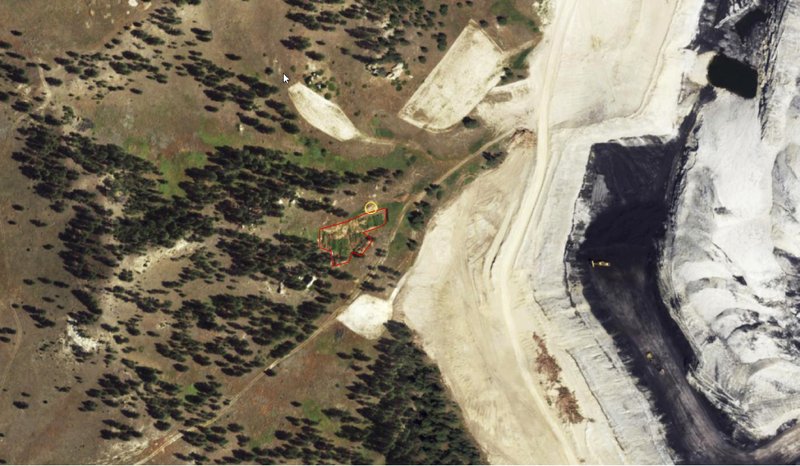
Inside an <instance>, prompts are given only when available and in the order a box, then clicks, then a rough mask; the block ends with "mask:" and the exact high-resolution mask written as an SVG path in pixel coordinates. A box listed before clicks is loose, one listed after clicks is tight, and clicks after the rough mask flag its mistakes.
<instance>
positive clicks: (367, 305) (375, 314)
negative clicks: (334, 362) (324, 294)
mask: <svg viewBox="0 0 800 466" xmlns="http://www.w3.org/2000/svg"><path fill="white" fill-rule="evenodd" d="M391 318H392V300H391V299H390V300H386V299H380V298H376V297H375V296H371V295H368V294H362V295H361V296H359V297H358V298H356V300H355V301H353V303H352V304H350V307H348V308H347V310H346V311H344V312H343V313H342V315H340V316H339V317H338V318H337V320H338V321H339V322H341V323H343V324H344V325H345V326H346V327H347V328H349V329H350V330H352V331H354V332H356V333H357V334H359V335H361V336H362V337H364V338H368V339H370V340H376V339H377V338H378V337H380V336H381V333H383V324H384V323H386V322H387V321H388V320H389V319H391Z"/></svg>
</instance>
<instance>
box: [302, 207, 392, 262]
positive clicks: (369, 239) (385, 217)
mask: <svg viewBox="0 0 800 466" xmlns="http://www.w3.org/2000/svg"><path fill="white" fill-rule="evenodd" d="M381 211H382V212H383V223H381V224H380V225H377V226H374V227H372V228H370V229H368V230H364V231H362V232H361V234H363V235H364V236H366V237H367V244H366V246H364V247H363V248H362V249H361V250H358V251H350V255H348V256H347V260H346V261H344V262H339V263H337V262H336V257H335V256H334V254H333V249H326V248H324V247H323V246H322V230H326V229H328V228H333V227H337V226H339V225H344V224H345V223H348V222H352V221H353V220H358V219H359V218H361V217H363V216H365V215H375V214H377V213H378V212H381ZM388 222H389V209H387V208H386V207H384V208H381V209H378V210H376V211H374V212H364V213H363V214H361V215H357V216H355V217H353V218H348V219H347V220H345V221H343V222H339V223H334V224H332V225H326V226H324V227H321V228H320V229H319V232H318V233H317V246H318V247H319V248H320V249H322V250H323V251H325V252H327V253H330V255H331V267H341V266H343V265H346V264H349V263H350V261H351V260H352V259H353V256H354V255H355V256H359V257H363V256H364V254H365V253H366V252H367V250H369V248H370V247H371V246H372V243H374V242H375V238H373V237H372V236H370V235H368V234H367V233H369V232H370V231H375V230H377V229H379V228H383V227H384V226H385V225H386V224H387V223H388Z"/></svg>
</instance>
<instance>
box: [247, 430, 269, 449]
mask: <svg viewBox="0 0 800 466" xmlns="http://www.w3.org/2000/svg"><path fill="white" fill-rule="evenodd" d="M274 441H275V431H274V430H272V429H267V430H266V431H264V433H262V434H261V435H259V436H258V437H256V438H253V439H250V441H249V442H248V443H247V445H248V446H249V447H250V448H256V447H260V446H262V445H269V444H271V443H272V442H274Z"/></svg>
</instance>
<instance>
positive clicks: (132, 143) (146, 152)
mask: <svg viewBox="0 0 800 466" xmlns="http://www.w3.org/2000/svg"><path fill="white" fill-rule="evenodd" d="M122 148H123V149H125V152H127V153H129V154H133V155H136V156H138V157H141V158H143V159H149V158H150V144H148V143H147V141H145V140H144V139H143V138H136V137H132V136H129V137H127V138H125V141H124V142H123V143H122Z"/></svg>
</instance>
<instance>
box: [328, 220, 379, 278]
mask: <svg viewBox="0 0 800 466" xmlns="http://www.w3.org/2000/svg"><path fill="white" fill-rule="evenodd" d="M388 220H389V218H388V210H387V209H386V208H383V209H377V210H376V211H375V212H364V213H361V214H359V215H358V216H356V217H353V218H351V219H348V220H345V221H343V222H340V223H336V224H333V225H326V226H324V227H322V228H320V230H319V247H320V248H321V249H322V250H324V251H328V252H330V253H331V264H332V265H336V266H338V265H344V264H346V263H348V262H350V258H351V256H352V255H356V256H363V255H364V254H365V253H366V252H367V249H368V248H369V247H370V245H371V244H372V239H371V237H372V235H371V232H372V231H374V230H377V229H379V228H381V227H383V226H384V225H386V223H387V222H388Z"/></svg>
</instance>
